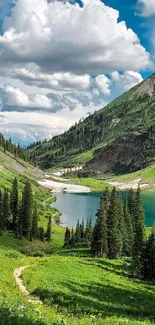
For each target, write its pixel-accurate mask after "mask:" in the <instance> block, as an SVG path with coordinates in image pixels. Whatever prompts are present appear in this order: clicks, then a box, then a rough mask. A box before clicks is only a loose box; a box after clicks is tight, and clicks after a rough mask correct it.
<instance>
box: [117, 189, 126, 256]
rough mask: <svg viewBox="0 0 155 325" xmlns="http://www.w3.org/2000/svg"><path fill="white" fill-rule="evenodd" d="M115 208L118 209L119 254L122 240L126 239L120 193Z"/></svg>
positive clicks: (122, 243) (122, 244)
mask: <svg viewBox="0 0 155 325" xmlns="http://www.w3.org/2000/svg"><path fill="white" fill-rule="evenodd" d="M117 200H118V201H117V210H118V229H119V233H120V254H121V252H122V249H123V246H124V242H125V239H126V231H125V220H124V212H123V204H122V200H121V197H120V195H118V196H117Z"/></svg>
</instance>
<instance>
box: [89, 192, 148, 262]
mask: <svg viewBox="0 0 155 325" xmlns="http://www.w3.org/2000/svg"><path fill="white" fill-rule="evenodd" d="M96 217H97V218H96V223H95V227H94V230H93V236H92V245H91V246H92V253H93V255H94V256H95V257H107V258H109V259H117V258H120V257H121V256H132V255H133V258H134V260H135V264H137V263H138V261H140V259H141V251H142V247H143V237H144V210H143V205H142V200H141V193H140V189H138V190H137V193H136V195H135V194H134V192H133V191H132V190H130V191H129V192H128V195H127V197H126V199H125V201H124V202H123V200H122V199H121V197H120V195H119V193H117V191H116V188H113V190H112V192H111V193H109V191H108V189H106V191H105V192H104V194H103V196H102V197H101V200H100V208H99V210H98V212H97V214H96Z"/></svg>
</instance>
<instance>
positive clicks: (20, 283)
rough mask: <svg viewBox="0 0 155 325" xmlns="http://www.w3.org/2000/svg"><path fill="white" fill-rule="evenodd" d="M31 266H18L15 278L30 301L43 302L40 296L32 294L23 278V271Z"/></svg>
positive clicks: (34, 302) (33, 302)
mask: <svg viewBox="0 0 155 325" xmlns="http://www.w3.org/2000/svg"><path fill="white" fill-rule="evenodd" d="M27 267H29V266H28V265H27V266H21V267H19V268H17V269H16V270H14V273H13V275H14V278H15V280H16V283H17V285H18V287H19V289H20V291H21V292H22V293H23V295H24V296H26V297H28V298H29V299H28V301H29V302H30V303H32V304H42V302H41V301H40V299H39V298H38V297H34V296H32V295H31V294H30V292H29V291H28V290H27V289H26V287H25V285H24V283H23V280H22V279H21V276H22V273H23V271H24V270H25V269H26V268H27Z"/></svg>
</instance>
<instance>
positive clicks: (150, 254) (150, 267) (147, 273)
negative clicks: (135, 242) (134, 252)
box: [143, 229, 155, 281]
mask: <svg viewBox="0 0 155 325" xmlns="http://www.w3.org/2000/svg"><path fill="white" fill-rule="evenodd" d="M143 277H144V280H149V281H155V229H153V231H152V233H151V235H150V236H149V238H148V240H147V241H146V244H145V248H144V260H143Z"/></svg>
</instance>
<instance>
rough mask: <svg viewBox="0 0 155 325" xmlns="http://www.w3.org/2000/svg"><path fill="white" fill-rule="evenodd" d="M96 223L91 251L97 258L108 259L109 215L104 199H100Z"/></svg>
mask: <svg viewBox="0 0 155 325" xmlns="http://www.w3.org/2000/svg"><path fill="white" fill-rule="evenodd" d="M96 217H97V219H96V223H95V227H94V230H93V235H92V245H91V250H92V253H93V255H94V256H95V257H106V256H107V253H108V242H107V215H106V208H105V202H104V197H102V198H101V199H100V209H99V210H98V212H97V214H96Z"/></svg>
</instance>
